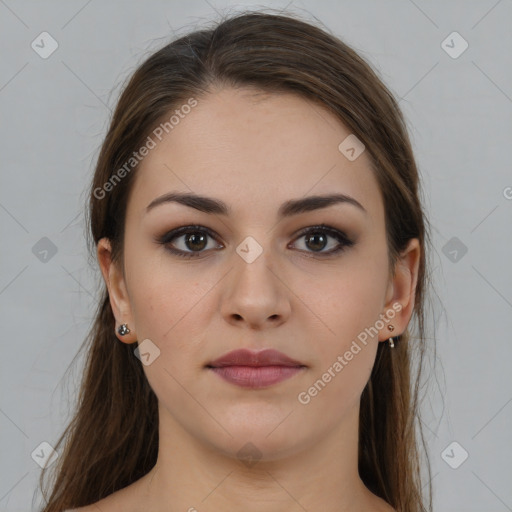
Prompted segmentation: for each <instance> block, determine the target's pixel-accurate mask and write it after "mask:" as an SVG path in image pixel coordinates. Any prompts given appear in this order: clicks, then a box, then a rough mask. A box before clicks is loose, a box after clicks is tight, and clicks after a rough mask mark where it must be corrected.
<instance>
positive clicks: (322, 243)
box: [306, 233, 325, 249]
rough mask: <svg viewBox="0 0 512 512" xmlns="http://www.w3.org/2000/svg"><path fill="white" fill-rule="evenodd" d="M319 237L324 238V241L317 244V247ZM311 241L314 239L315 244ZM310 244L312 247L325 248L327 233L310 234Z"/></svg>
mask: <svg viewBox="0 0 512 512" xmlns="http://www.w3.org/2000/svg"><path fill="white" fill-rule="evenodd" d="M318 239H322V242H320V243H319V245H317V247H316V248H315V243H316V244H318ZM311 241H313V244H312V245H311ZM306 243H307V244H308V246H309V247H310V248H311V249H323V248H324V247H325V235H324V234H322V233H317V234H314V235H310V236H309V237H308V238H307V242H306Z"/></svg>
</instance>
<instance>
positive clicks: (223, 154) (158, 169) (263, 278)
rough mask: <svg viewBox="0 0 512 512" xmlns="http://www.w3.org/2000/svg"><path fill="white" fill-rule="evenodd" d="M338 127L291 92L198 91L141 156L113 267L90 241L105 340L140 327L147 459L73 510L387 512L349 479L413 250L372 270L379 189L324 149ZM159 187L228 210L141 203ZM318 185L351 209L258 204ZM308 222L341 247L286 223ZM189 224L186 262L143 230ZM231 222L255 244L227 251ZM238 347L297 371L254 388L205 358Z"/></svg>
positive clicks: (357, 163) (404, 297)
mask: <svg viewBox="0 0 512 512" xmlns="http://www.w3.org/2000/svg"><path fill="white" fill-rule="evenodd" d="M349 134H350V130H348V129H347V128H346V127H345V126H344V125H342V124H341V123H340V122H339V120H337V118H335V117H334V116H333V115H332V114H331V113H330V112H329V111H327V110H326V109H324V108H322V107H320V106H318V105H317V104H313V103H311V102H309V101H307V100H305V99H303V98H301V97H299V96H296V95H293V94H289V93H286V94H263V93H261V92H258V91H255V90H252V89H249V88H243V89H216V90H214V91H212V92H211V93H210V94H208V95H206V96H204V97H202V98H199V99H198V105H197V106H196V107H195V108H194V109H192V111H191V112H190V113H189V114H188V115H187V116H186V117H185V118H184V119H181V120H180V122H179V125H177V126H176V127H175V128H174V129H173V130H172V131H171V132H170V133H169V134H168V135H166V136H165V138H164V139H163V141H162V142H159V143H158V144H157V146H156V148H155V149H153V150H151V151H150V153H149V154H148V156H146V157H145V159H144V160H143V161H142V163H141V167H140V168H139V169H138V170H137V173H138V175H137V179H136V181H135V185H134V189H133V191H132V195H131V197H130V201H129V204H128V210H127V217H126V238H125V247H124V249H125V253H124V264H125V269H124V274H123V272H122V271H121V269H120V268H119V267H118V266H117V265H115V264H112V262H111V258H110V245H109V241H108V240H107V239H102V240H101V241H100V242H99V243H98V248H97V254H98V261H99V264H100V268H101V271H102V274H103V277H104V279H105V282H106V284H107V286H108V289H109V293H110V301H111V305H112V308H113V312H114V315H115V317H116V327H118V326H119V325H120V324H122V323H127V324H128V326H129V328H130V329H131V332H130V334H128V335H126V336H119V335H118V338H119V340H120V342H124V343H134V342H135V341H136V340H139V342H141V341H142V340H145V339H150V340H151V342H152V343H154V345H156V346H157V347H158V348H159V350H160V356H159V357H157V358H156V359H155V360H154V362H152V363H151V364H150V365H148V366H143V368H144V371H145V374H146V376H147V378H148V380H149V383H150V385H151V386H152V388H153V390H154V391H155V393H156V395H157V397H158V401H159V418H160V420H159V421H160V423H159V439H160V443H159V454H158V461H157V464H156V465H155V467H154V468H153V469H152V470H151V471H150V473H148V474H147V475H145V476H144V477H143V478H141V479H140V480H138V481H137V482H135V483H134V484H132V485H130V486H128V487H127V488H125V489H123V490H121V491H118V492H116V493H114V494H112V495H111V496H109V497H107V498H105V499H103V500H101V501H100V502H98V503H97V504H94V505H92V506H90V507H85V508H84V509H83V510H87V511H88V510H91V511H92V510H95V511H97V510H98V508H99V509H100V510H101V511H103V512H106V511H118V510H119V511H121V510H123V512H126V511H135V510H143V509H144V510H152V511H153V512H160V511H162V512H163V511H166V512H175V511H176V512H178V511H194V510H197V511H199V512H214V511H219V510H244V511H247V512H261V511H265V512H299V511H300V512H303V511H304V510H307V511H313V510H323V511H327V512H335V511H336V512H340V511H351V512H358V511H361V512H363V511H365V512H367V511H369V510H372V511H392V510H393V509H392V508H391V507H390V506H389V505H387V504H386V503H385V502H384V501H383V500H381V499H380V498H377V497H376V496H375V495H373V494H372V493H371V492H370V491H369V490H368V489H367V488H366V487H365V486H364V484H363V483H362V481H361V479H360V477H359V475H358V471H357V446H358V415H359V400H360V396H361V393H362V391H363V389H364V387H365V385H366V383H367V381H368V379H369V376H370V373H371V369H372V366H373V364H374V360H375V355H376V351H377V347H378V343H379V342H385V341H386V340H387V339H388V338H389V337H390V335H393V336H395V335H397V334H400V333H402V332H403V331H404V330H405V329H406V327H407V324H408V322H409V320H410V318H411V314H412V308H413V305H414V291H415V287H416V281H417V272H418V263H419V255H420V252H419V244H418V241H417V240H416V239H413V240H411V241H410V243H409V246H408V247H407V249H406V250H405V251H404V253H403V254H402V257H401V259H400V260H399V262H398V264H397V267H396V274H395V276H394V278H393V277H392V276H390V275H389V274H388V259H387V258H388V255H387V246H386V238H385V224H384V204H383V200H382V196H381V193H380V189H379V187H378V184H377V181H376V180H375V177H374V175H373V173H372V171H371V168H370V160H369V158H368V155H367V154H366V152H363V153H362V154H361V155H360V156H359V157H358V158H357V159H356V160H354V161H349V160H348V159H347V158H346V157H345V156H344V155H343V154H341V153H340V151H339V150H338V145H339V144H340V142H341V141H342V140H343V139H345V137H347V136H348V135H349ZM170 191H178V192H194V193H196V194H201V195H205V196H209V197H214V198H217V199H220V200H222V201H224V202H225V203H227V204H228V205H229V206H230V207H231V208H232V210H233V213H232V214H231V215H229V216H226V217H223V216H221V215H212V214H207V213H204V212H200V211H198V210H196V209H193V208H190V207H187V206H184V205H180V204H177V203H167V204H163V205H160V206H157V207H155V208H154V209H152V210H151V211H150V212H148V213H146V211H145V210H146V206H147V205H148V204H149V203H150V202H151V201H152V200H154V199H155V198H156V197H158V196H160V195H162V194H164V193H166V192H170ZM333 192H338V193H343V194H347V195H350V196H352V197H353V198H355V199H356V200H357V201H359V202H360V203H361V204H362V205H363V207H364V208H365V209H366V213H365V212H363V211H361V210H359V209H358V208H356V207H354V206H353V205H350V204H348V203H344V204H337V205H333V206H330V207H328V208H324V209H320V210H316V211H311V212H306V213H301V214H299V215H296V216H293V217H290V218H284V219H282V220H279V221H278V219H277V218H276V215H277V211H278V208H279V206H280V205H281V204H282V203H284V202H285V201H288V200H290V199H299V198H303V197H304V196H311V195H324V194H331V193H333ZM320 223H325V224H327V225H329V226H331V227H333V228H335V229H338V230H340V231H342V232H344V233H346V234H347V236H348V237H349V238H350V239H351V240H353V241H355V244H354V245H353V246H352V247H346V248H345V250H343V251H342V252H340V253H337V254H334V255H332V256H324V257H322V255H321V254H319V252H320V253H324V254H325V253H326V252H328V251H329V250H330V249H331V248H334V247H336V246H337V245H338V242H337V240H336V239H335V238H333V237H332V236H328V237H327V239H326V246H325V248H323V249H322V248H319V247H318V246H317V245H315V243H314V242H313V243H311V242H310V243H309V244H308V237H307V236H304V235H302V236H300V237H299V236H298V235H297V233H298V231H299V230H302V229H303V228H306V227H309V226H314V225H316V224H320ZM190 224H199V225H201V226H206V227H208V228H210V229H211V230H212V231H213V232H214V233H215V234H216V237H217V240H216V239H215V238H210V237H208V238H207V240H208V245H207V246H206V245H204V246H203V247H204V249H200V251H201V250H202V252H199V256H197V257H196V258H191V259H185V258H180V257H178V256H175V255H173V254H171V253H170V252H169V251H168V250H166V248H165V246H164V245H161V244H159V243H157V242H155V240H154V239H155V238H156V237H157V236H159V235H162V234H164V233H166V232H168V231H170V230H171V229H173V228H176V227H180V226H186V225H190ZM196 232H197V231H196ZM247 236H251V237H253V238H254V239H255V240H256V241H257V242H258V244H259V245H260V246H261V248H262V250H263V252H262V254H261V255H260V256H259V257H258V258H257V259H256V260H255V261H253V262H252V263H247V261H245V260H244V259H243V258H242V257H240V255H239V254H238V253H237V252H236V248H237V247H238V246H239V245H240V244H241V242H242V241H243V240H244V239H245V238H246V237H247ZM169 245H172V246H173V247H175V248H178V249H181V250H183V251H185V252H189V253H190V252H193V251H194V248H195V247H196V246H194V244H193V243H192V244H189V245H187V244H186V237H184V236H178V237H177V238H175V239H174V240H173V241H172V243H169V244H168V246H169ZM315 250H316V251H318V252H315ZM196 251H197V249H196ZM196 254H198V253H197V252H196ZM397 303H399V304H401V306H402V309H401V311H399V312H396V314H395V315H394V318H393V319H392V320H391V321H390V322H389V323H392V324H393V326H394V327H395V329H394V331H393V333H392V334H391V333H390V331H389V330H388V329H387V324H386V325H385V326H384V327H383V328H382V329H380V330H379V332H378V334H377V335H376V336H374V337H369V338H368V343H367V344H366V345H363V344H362V343H359V345H360V346H361V348H362V349H361V351H360V352H358V353H357V355H355V356H354V357H353V359H352V360H351V361H350V362H348V364H347V365H346V366H345V367H344V368H343V370H342V371H341V372H339V373H337V374H336V377H335V378H332V380H331V381H330V382H329V383H328V384H327V385H326V386H325V387H324V388H323V389H322V390H321V392H319V393H318V394H317V395H316V396H315V397H314V398H312V399H311V401H310V402H309V403H308V404H307V405H303V404H301V403H300V402H299V401H298V399H297V397H298V394H299V393H300V392H303V391H307V390H308V389H309V388H310V387H311V386H312V384H313V383H314V382H315V381H317V380H318V379H320V378H322V375H323V374H324V373H325V372H326V371H327V369H328V368H329V367H332V366H333V363H334V362H335V361H336V360H337V357H338V356H339V355H343V354H344V353H345V352H346V351H347V350H348V349H349V348H350V346H351V343H352V342H353V341H354V340H356V339H357V335H358V334H359V333H361V332H362V331H364V329H365V328H369V327H371V326H373V325H375V322H376V321H377V320H378V319H379V315H380V314H386V312H387V311H389V310H390V309H392V305H393V304H397ZM135 346H136V345H133V348H135ZM241 347H246V348H253V349H261V348H275V349H277V350H280V351H281V352H284V353H285V354H287V355H288V356H290V357H292V358H293V359H296V360H299V361H300V362H301V363H302V364H304V365H306V366H307V368H306V369H305V370H303V371H301V372H300V373H298V374H296V375H294V376H293V377H292V378H290V379H288V380H285V381H283V382H280V383H278V384H275V385H273V386H270V387H268V388H266V389H262V390H248V389H245V388H240V387H238V386H235V385H234V384H231V383H228V382H226V381H224V380H222V379H221V378H220V377H218V376H217V375H215V374H214V373H212V372H211V371H210V370H208V369H206V368H205V365H206V364H207V363H209V362H210V361H212V360H213V359H215V358H217V357H219V356H221V355H223V354H224V353H226V352H228V351H231V350H233V349H236V348H241ZM389 350H392V349H389ZM248 442H251V443H252V444H253V445H254V446H256V447H257V449H258V451H259V456H260V458H259V460H258V461H257V463H256V464H254V465H253V466H248V465H247V464H246V463H245V461H243V460H241V459H240V458H239V457H238V456H237V452H238V451H239V450H240V449H241V448H242V447H243V446H244V445H246V443H248Z"/></svg>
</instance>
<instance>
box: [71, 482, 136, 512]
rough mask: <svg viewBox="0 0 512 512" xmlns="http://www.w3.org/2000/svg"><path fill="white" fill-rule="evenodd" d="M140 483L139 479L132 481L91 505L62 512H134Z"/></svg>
mask: <svg viewBox="0 0 512 512" xmlns="http://www.w3.org/2000/svg"><path fill="white" fill-rule="evenodd" d="M141 480H142V479H141ZM140 483H141V482H140V481H138V482H134V483H132V484H130V485H128V486H127V487H125V488H124V489H120V490H118V491H116V492H114V493H112V494H110V495H109V496H106V497H105V498H103V499H101V500H99V501H97V502H96V503H92V504H91V505H86V506H85V507H79V508H74V509H69V510H65V511H64V512H135V511H136V510H137V503H138V498H140V495H139V492H138V490H139V486H140Z"/></svg>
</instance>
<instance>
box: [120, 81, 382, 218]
mask: <svg viewBox="0 0 512 512" xmlns="http://www.w3.org/2000/svg"><path fill="white" fill-rule="evenodd" d="M178 110H179V107H178ZM185 110H186V111H187V112H188V113H187V114H183V113H181V116H180V117H179V118H178V117H176V118H175V119H174V124H173V126H172V129H170V130H169V129H168V133H166V132H164V135H163V136H162V137H161V138H162V140H158V138H156V137H155V136H154V135H153V136H152V138H153V140H154V142H155V147H154V148H153V149H151V150H150V151H149V153H148V154H147V156H145V157H144V159H143V160H142V162H141V164H140V165H139V168H138V169H137V171H136V174H137V176H136V180H135V183H134V189H133V191H132V194H131V198H130V204H129V206H128V210H129V212H130V211H132V213H134V214H136V215H138V216H139V215H140V216H143V215H144V214H145V208H146V206H147V205H148V204H149V203H150V202H151V201H152V200H154V199H155V198H156V197H158V196H160V195H162V194H165V193H166V192H169V191H180V192H192V193H196V194H200V195H204V196H209V197H215V198H218V199H221V200H222V201H224V202H225V203H227V204H228V205H230V206H231V210H232V211H233V212H235V215H236V216H237V218H241V217H240V216H244V215H246V214H249V215H250V214H251V212H247V211H246V210H247V208H248V206H249V205H250V208H251V209H252V214H256V213H257V212H255V211H254V208H255V205H258V207H261V210H262V211H266V212H270V211H272V212H275V211H277V209H278V207H279V206H280V205H281V204H282V203H283V202H285V201H288V200H290V199H292V198H300V197H304V196H307V195H324V194H330V193H336V192H338V193H343V194H346V195H350V196H352V197H354V198H355V199H356V200H357V201H359V202H360V203H362V204H363V205H364V207H365V208H366V209H367V211H368V214H369V215H370V217H371V216H379V215H383V205H382V202H381V195H380V191H379V188H378V184H377V181H376V179H375V177H374V175H373V172H372V170H371V166H370V159H369V156H368V155H367V153H366V151H363V153H361V155H360V156H359V157H357V158H356V159H355V160H353V161H351V160H349V159H348V158H347V157H346V156H345V155H344V154H342V153H341V152H340V150H339V148H338V147H339V145H340V143H341V142H342V141H344V140H345V139H346V138H347V137H348V136H349V135H351V132H350V130H349V129H348V128H347V127H346V126H345V125H343V124H342V123H341V122H340V121H339V120H338V119H337V118H336V117H335V116H334V115H333V114H332V113H331V112H329V111H328V110H327V109H325V108H323V107H322V106H319V105H318V104H316V103H313V102H311V101H308V100H306V99H304V98H302V97H300V96H298V95H295V94H289V93H278V94H276V93H271V94H269V93H263V92H261V91H255V90H252V89H221V90H217V91H215V92H212V93H210V94H207V95H204V96H202V97H200V98H199V97H198V98H197V105H196V106H194V107H193V108H191V109H190V111H189V109H184V111H185ZM171 114H172V113H170V114H169V117H170V115H171ZM176 121H178V122H176ZM347 210H348V208H347ZM238 214H239V215H238Z"/></svg>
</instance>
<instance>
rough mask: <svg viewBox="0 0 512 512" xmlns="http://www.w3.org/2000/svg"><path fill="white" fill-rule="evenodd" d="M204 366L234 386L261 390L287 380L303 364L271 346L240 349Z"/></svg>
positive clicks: (302, 366) (302, 367) (299, 369)
mask: <svg viewBox="0 0 512 512" xmlns="http://www.w3.org/2000/svg"><path fill="white" fill-rule="evenodd" d="M206 366H207V368H209V369H211V370H212V371H213V372H214V373H216V374H217V375H218V376H219V377H221V378H223V379H224V380H226V381H228V382H231V383H232V384H236V385H237V386H241V387H245V388H252V389H261V388H266V387H269V386H272V385H274V384H277V383H278V382H282V381H284V380H286V379H289V378H290V377H292V376H293V375H295V374H296V373H298V372H300V371H301V370H303V369H304V368H306V366H305V365H303V364H302V363H300V362H299V361H295V360H294V359H291V358H290V357H288V356H287V355H285V354H283V353H282V352H279V351H277V350H274V349H265V350H262V351H259V352H254V351H252V350H247V349H240V350H233V351H232V352H228V353H227V354H225V355H223V356H222V357H220V358H218V359H216V360H214V361H212V362H211V363H209V364H208V365H206Z"/></svg>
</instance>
